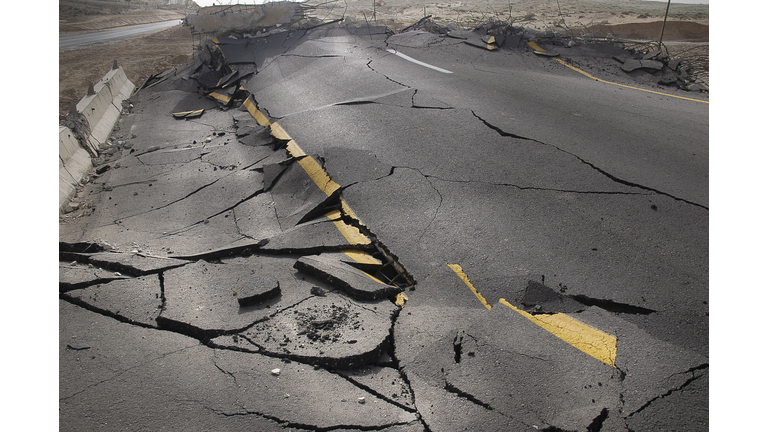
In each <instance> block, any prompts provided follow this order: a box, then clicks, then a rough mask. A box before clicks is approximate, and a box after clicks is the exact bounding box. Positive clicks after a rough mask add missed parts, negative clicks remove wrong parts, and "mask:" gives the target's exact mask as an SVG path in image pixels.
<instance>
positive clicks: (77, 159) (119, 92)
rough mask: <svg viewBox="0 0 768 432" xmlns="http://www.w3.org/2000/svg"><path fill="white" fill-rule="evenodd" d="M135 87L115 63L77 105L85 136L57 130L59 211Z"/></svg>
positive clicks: (90, 164)
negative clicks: (85, 131)
mask: <svg viewBox="0 0 768 432" xmlns="http://www.w3.org/2000/svg"><path fill="white" fill-rule="evenodd" d="M135 89H136V86H134V85H133V83H132V82H131V81H130V80H129V79H128V77H127V76H126V75H125V71H123V68H122V67H118V66H117V62H115V64H114V66H113V67H112V70H110V71H109V72H108V73H107V74H106V75H104V78H102V79H101V81H99V82H98V83H96V84H94V85H93V87H92V88H89V89H88V94H87V95H86V96H85V97H84V98H83V99H81V100H80V102H78V103H77V105H76V109H77V112H78V113H79V114H82V115H83V117H84V118H85V120H86V123H87V124H88V128H89V129H90V131H89V134H88V136H87V137H82V138H81V139H78V137H77V134H75V133H74V132H72V130H70V129H69V128H68V127H66V126H60V127H59V210H61V209H62V208H63V207H64V206H65V205H66V203H67V201H68V200H69V199H70V197H71V196H72V193H73V192H74V191H75V188H76V186H77V184H78V183H79V182H80V180H81V179H82V178H83V176H84V175H85V173H87V172H88V170H89V169H90V168H91V167H92V166H93V165H92V162H91V155H98V154H99V150H100V149H101V146H102V144H104V143H105V142H106V141H107V139H108V138H109V135H110V134H111V133H112V129H114V127H115V123H117V119H118V118H119V117H120V113H122V111H123V101H124V100H125V99H128V98H129V97H130V96H131V94H133V91H134V90H135Z"/></svg>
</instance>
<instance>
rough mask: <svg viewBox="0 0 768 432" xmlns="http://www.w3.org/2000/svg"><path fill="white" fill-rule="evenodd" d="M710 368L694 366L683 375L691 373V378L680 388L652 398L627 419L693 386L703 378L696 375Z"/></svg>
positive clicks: (705, 365) (705, 364)
mask: <svg viewBox="0 0 768 432" xmlns="http://www.w3.org/2000/svg"><path fill="white" fill-rule="evenodd" d="M708 368H709V363H704V364H701V365H698V366H694V367H692V368H690V369H688V370H687V371H685V372H682V373H690V374H691V377H690V378H688V379H687V380H686V381H685V382H684V383H682V384H680V385H679V386H677V387H675V388H673V389H670V390H668V391H667V392H666V393H664V394H662V395H659V396H656V397H654V398H652V399H651V400H649V401H648V402H646V403H645V404H643V406H641V407H640V408H638V409H637V410H636V411H635V412H632V413H630V414H629V415H627V416H626V417H625V418H627V419H629V418H630V417H632V416H634V415H635V414H637V413H639V412H641V411H642V410H644V409H646V408H648V407H649V406H650V405H651V404H652V403H654V402H656V401H657V400H659V399H664V398H665V397H667V396H669V395H671V394H672V393H674V392H677V391H681V390H683V389H684V388H686V387H687V386H688V385H689V384H691V383H692V382H694V381H695V380H697V379H699V378H701V377H702V375H696V372H697V371H700V370H704V369H708Z"/></svg>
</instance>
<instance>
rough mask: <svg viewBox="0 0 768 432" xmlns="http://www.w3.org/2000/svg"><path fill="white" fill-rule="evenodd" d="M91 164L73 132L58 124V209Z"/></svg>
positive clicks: (89, 158)
mask: <svg viewBox="0 0 768 432" xmlns="http://www.w3.org/2000/svg"><path fill="white" fill-rule="evenodd" d="M91 166H92V165H91V156H90V155H89V154H88V152H87V151H86V150H85V149H84V148H83V147H81V146H80V143H79V142H78V141H77V138H76V137H75V134H74V133H73V132H72V131H71V130H70V129H69V128H68V127H66V126H59V209H61V208H62V207H64V205H65V204H66V203H67V201H68V200H69V197H70V196H72V194H73V193H74V192H75V186H76V185H77V184H78V183H79V182H80V180H81V179H82V178H83V175H84V174H85V173H86V172H88V170H89V169H90V168H91Z"/></svg>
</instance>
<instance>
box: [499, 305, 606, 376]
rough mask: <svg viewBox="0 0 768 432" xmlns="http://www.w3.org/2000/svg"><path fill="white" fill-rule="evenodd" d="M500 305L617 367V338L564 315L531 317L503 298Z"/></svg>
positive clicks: (586, 352)
mask: <svg viewBox="0 0 768 432" xmlns="http://www.w3.org/2000/svg"><path fill="white" fill-rule="evenodd" d="M499 303H501V304H503V305H504V306H507V307H509V308H510V309H512V310H513V311H515V312H517V313H519V314H520V315H522V316H524V317H526V318H528V319H529V320H531V322H533V323H534V324H536V325H538V326H539V327H541V328H543V329H544V330H546V331H548V332H550V333H552V334H553V335H555V336H556V337H558V338H559V339H561V340H563V341H565V342H567V343H568V344H569V345H571V346H573V347H574V348H576V349H578V350H579V351H581V352H583V353H585V354H588V355H590V356H592V357H594V358H596V359H597V360H600V361H601V362H603V363H605V364H607V365H609V366H612V367H616V364H615V362H616V341H617V340H616V337H615V336H613V335H610V334H608V333H605V332H602V331H600V330H597V329H596V328H593V327H590V326H588V325H586V324H584V323H582V322H580V321H577V320H575V319H573V318H571V317H569V316H568V315H565V314H562V313H556V314H552V315H547V314H540V315H531V314H529V313H528V312H526V311H524V310H521V309H518V308H516V307H515V306H513V305H511V304H510V303H509V302H507V301H506V300H504V299H503V298H502V299H499Z"/></svg>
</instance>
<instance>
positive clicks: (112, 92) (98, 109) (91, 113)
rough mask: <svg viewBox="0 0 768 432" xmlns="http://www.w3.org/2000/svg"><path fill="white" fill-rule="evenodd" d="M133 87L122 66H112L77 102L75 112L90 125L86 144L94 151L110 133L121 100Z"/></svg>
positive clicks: (115, 121)
mask: <svg viewBox="0 0 768 432" xmlns="http://www.w3.org/2000/svg"><path fill="white" fill-rule="evenodd" d="M135 88H136V86H134V85H133V83H132V82H131V81H129V80H128V77H127V76H126V75H125V72H124V71H123V68H122V67H117V68H114V67H113V69H112V70H110V71H109V72H108V73H107V74H106V75H104V78H102V79H101V81H99V82H98V83H96V84H95V85H94V86H93V92H92V93H91V92H89V94H88V95H86V96H85V97H84V98H82V99H81V100H80V102H78V103H77V112H79V113H81V114H82V115H84V116H85V118H86V120H88V125H89V126H90V127H91V135H90V136H89V137H88V144H89V145H90V146H91V148H92V149H94V150H95V152H96V153H98V150H99V148H101V145H102V144H104V143H105V142H106V141H107V138H109V134H110V133H112V129H113V128H114V127H115V123H117V119H118V117H120V113H121V112H122V111H123V103H122V102H123V101H124V100H125V99H127V98H128V97H130V96H131V93H133V90H134V89H135Z"/></svg>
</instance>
